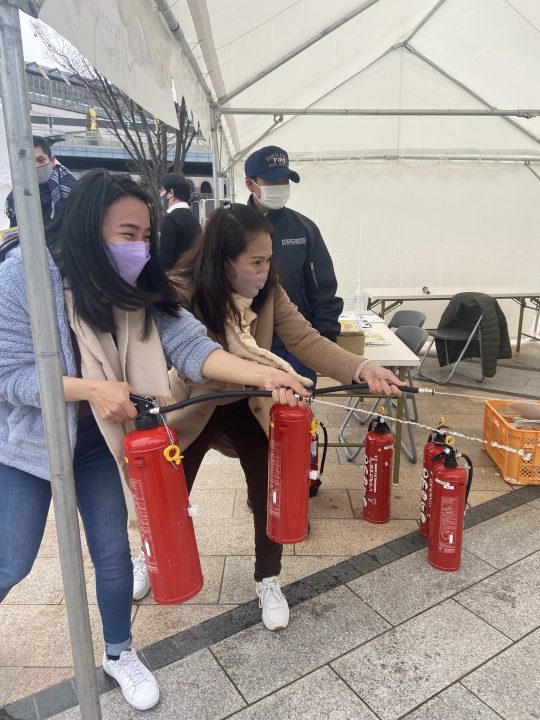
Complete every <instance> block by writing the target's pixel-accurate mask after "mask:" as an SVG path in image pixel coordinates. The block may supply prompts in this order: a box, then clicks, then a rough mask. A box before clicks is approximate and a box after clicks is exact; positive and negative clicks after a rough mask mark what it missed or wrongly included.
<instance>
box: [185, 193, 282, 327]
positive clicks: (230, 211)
mask: <svg viewBox="0 0 540 720" xmlns="http://www.w3.org/2000/svg"><path fill="white" fill-rule="evenodd" d="M260 233H267V234H268V235H269V236H270V237H272V225H271V224H270V222H269V221H268V220H267V219H266V217H265V216H264V215H263V214H262V213H260V212H257V211H256V210H253V209H252V208H250V207H248V206H247V205H240V204H238V203H235V204H234V205H230V206H229V207H226V208H220V209H218V210H214V212H213V213H212V215H211V216H210V219H209V221H208V224H207V225H206V228H205V229H204V232H203V234H202V235H201V236H200V237H199V239H198V240H197V241H196V243H195V245H194V246H193V247H192V248H191V250H189V251H188V252H187V253H185V254H184V255H182V257H181V259H180V261H179V263H178V264H177V266H176V268H175V269H174V270H173V274H177V275H178V276H179V277H180V278H182V276H184V277H187V278H188V279H189V280H190V282H191V283H192V285H193V287H194V294H193V300H192V305H191V308H190V309H192V310H194V309H195V306H197V308H198V310H199V311H200V315H201V317H200V319H201V321H202V322H203V324H204V325H206V327H207V328H208V329H209V330H211V331H212V332H214V333H215V334H216V335H218V334H222V333H223V332H224V321H225V318H226V317H227V315H230V314H231V313H232V314H233V317H234V318H235V321H236V322H237V323H238V325H240V323H241V318H240V313H239V312H238V310H237V309H236V307H235V306H234V304H233V303H232V302H231V295H232V293H233V292H234V290H233V288H232V286H231V284H230V282H229V279H228V277H227V273H226V272H225V267H226V264H227V261H228V260H233V261H234V260H235V259H236V258H237V257H238V255H240V254H241V253H243V252H244V251H245V250H246V248H247V246H248V244H249V242H250V241H251V240H253V238H254V237H255V236H256V235H259V234H260ZM277 284H278V273H277V270H276V268H275V266H274V265H273V264H272V262H270V269H269V273H268V280H267V281H266V283H265V285H264V287H263V288H262V290H260V291H259V293H258V294H257V295H256V296H255V297H254V298H253V302H252V305H251V307H252V309H253V310H254V311H255V312H258V311H259V310H260V308H261V307H262V305H263V304H264V302H265V300H266V299H267V297H268V296H269V295H270V294H271V293H273V292H274V289H275V287H276V285H277Z"/></svg>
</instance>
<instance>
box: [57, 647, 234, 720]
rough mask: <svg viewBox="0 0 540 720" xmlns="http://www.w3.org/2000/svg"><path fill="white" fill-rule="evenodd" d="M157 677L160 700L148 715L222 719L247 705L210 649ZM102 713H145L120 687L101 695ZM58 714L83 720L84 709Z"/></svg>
mask: <svg viewBox="0 0 540 720" xmlns="http://www.w3.org/2000/svg"><path fill="white" fill-rule="evenodd" d="M156 678H157V680H158V683H159V688H160V700H159V703H158V705H156V707H155V708H153V709H152V710H147V711H145V713H144V717H145V718H150V719H152V718H159V720H177V719H178V718H182V719H184V718H185V720H188V718H193V719H195V718H197V720H221V718H225V717H227V716H229V715H231V714H232V713H234V712H236V711H238V710H240V709H242V708H243V707H245V705H246V703H245V702H244V701H243V700H242V697H241V696H240V694H239V693H238V692H237V690H236V689H235V687H234V685H233V684H232V683H231V682H230V680H229V679H228V678H227V676H226V675H225V673H224V672H223V670H222V669H221V668H220V667H219V665H218V663H217V662H216V661H215V660H214V658H213V657H212V654H211V653H210V652H209V651H208V650H201V651H200V652H198V653H194V654H193V655H190V656H189V657H188V658H185V659H183V660H180V661H179V662H177V663H173V664H172V665H169V666H168V667H166V668H163V669H162V670H158V671H157V672H156ZM101 713H102V718H103V720H132V719H133V718H135V717H142V714H141V713H139V712H137V711H136V710H133V708H131V707H130V706H129V705H128V704H127V703H126V701H125V700H124V697H123V695H122V693H121V692H120V689H118V688H117V689H115V690H112V691H111V692H108V693H106V694H105V695H102V696H101ZM54 718H55V720H79V718H80V711H79V708H78V706H77V707H75V708H72V709H70V710H67V711H66V712H62V713H59V714H58V715H55V716H54Z"/></svg>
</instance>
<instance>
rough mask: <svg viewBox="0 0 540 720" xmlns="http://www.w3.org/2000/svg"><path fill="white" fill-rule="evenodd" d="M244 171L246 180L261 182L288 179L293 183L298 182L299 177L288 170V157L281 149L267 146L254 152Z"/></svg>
mask: <svg viewBox="0 0 540 720" xmlns="http://www.w3.org/2000/svg"><path fill="white" fill-rule="evenodd" d="M244 169H245V171H246V177H248V178H258V177H260V178H262V179H263V180H281V178H284V177H288V178H289V179H290V180H292V181H293V182H295V183H297V182H300V175H299V174H298V173H297V172H295V171H294V170H290V169H289V156H288V155H287V153H286V152H285V150H283V148H280V147H277V146H276V145H268V146H267V147H263V148H261V149H260V150H256V151H255V152H254V153H251V155H250V156H249V157H248V159H247V160H246V162H245V165H244Z"/></svg>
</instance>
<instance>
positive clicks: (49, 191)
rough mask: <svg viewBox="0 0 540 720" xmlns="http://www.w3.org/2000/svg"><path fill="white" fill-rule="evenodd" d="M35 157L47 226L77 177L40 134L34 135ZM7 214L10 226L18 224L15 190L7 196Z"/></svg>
mask: <svg viewBox="0 0 540 720" xmlns="http://www.w3.org/2000/svg"><path fill="white" fill-rule="evenodd" d="M32 141H33V143H34V158H35V161H36V172H37V179H38V185H39V200H40V203H41V212H42V214H43V225H44V226H45V228H47V227H48V226H49V225H50V224H51V222H52V221H53V220H55V219H56V218H57V217H58V215H59V214H60V213H61V212H62V210H63V208H64V205H65V203H66V199H67V197H68V195H69V193H70V192H71V189H72V188H73V186H74V185H75V183H76V182H77V179H76V178H75V177H74V176H73V175H72V174H71V173H70V172H69V170H68V169H67V168H65V167H64V166H63V165H62V164H61V163H60V162H59V161H58V160H57V159H56V158H55V156H54V155H53V154H52V152H51V148H50V147H49V144H48V142H47V141H46V140H45V139H44V138H42V137H39V136H38V135H33V136H32ZM6 215H7V216H8V218H9V226H10V227H16V226H17V213H16V211H15V202H14V199H13V191H11V192H10V193H9V195H8V196H7V198H6Z"/></svg>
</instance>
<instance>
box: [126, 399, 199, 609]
mask: <svg viewBox="0 0 540 720" xmlns="http://www.w3.org/2000/svg"><path fill="white" fill-rule="evenodd" d="M131 397H132V401H133V402H134V403H135V404H136V405H137V408H138V410H139V413H140V415H139V417H138V418H137V419H136V420H135V427H136V429H135V430H133V431H132V432H130V433H128V434H127V435H126V437H125V440H124V452H125V455H126V462H127V467H128V473H129V479H130V483H131V492H132V493H133V499H134V501H135V508H136V511H137V517H138V520H139V529H140V533H141V542H142V547H143V551H144V554H145V557H146V566H147V568H148V575H149V577H150V584H151V586H152V594H153V596H154V600H155V601H156V602H157V603H160V604H162V605H173V604H176V603H181V602H185V601H186V600H189V599H190V598H192V597H194V596H195V595H197V593H198V592H199V591H200V590H201V588H202V586H203V582H204V581H203V576H202V572H201V563H200V560H199V553H198V550H197V541H196V539H195V531H194V529H193V520H192V516H193V515H194V514H195V513H194V508H192V507H190V505H189V499H188V493H187V488H186V479H185V476H184V471H183V469H182V464H181V460H182V456H181V454H180V448H179V447H178V440H177V437H176V433H175V431H174V430H173V429H172V428H169V427H168V426H167V425H165V424H164V423H162V422H160V419H159V416H158V415H152V414H150V413H149V412H148V410H149V409H150V408H153V407H155V405H154V402H153V400H151V399H149V398H141V397H139V396H131Z"/></svg>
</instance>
